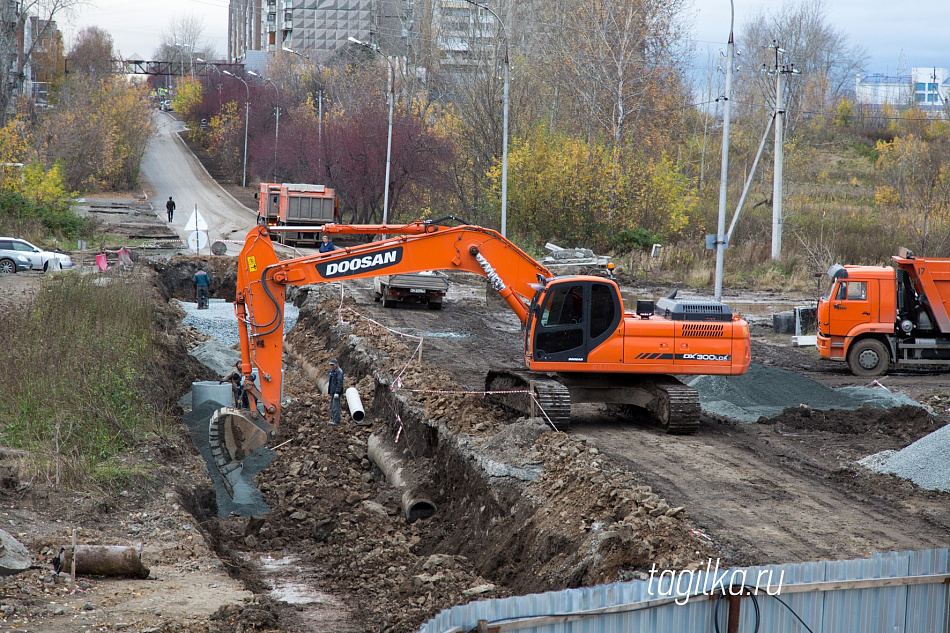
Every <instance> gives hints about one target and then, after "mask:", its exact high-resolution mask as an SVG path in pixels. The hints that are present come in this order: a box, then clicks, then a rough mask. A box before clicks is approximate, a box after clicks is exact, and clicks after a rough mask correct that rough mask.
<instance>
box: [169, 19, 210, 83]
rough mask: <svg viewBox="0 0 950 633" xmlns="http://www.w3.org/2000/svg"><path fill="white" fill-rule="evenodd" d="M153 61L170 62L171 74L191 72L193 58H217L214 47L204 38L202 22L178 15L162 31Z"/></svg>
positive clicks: (193, 62)
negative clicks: (176, 71)
mask: <svg viewBox="0 0 950 633" xmlns="http://www.w3.org/2000/svg"><path fill="white" fill-rule="evenodd" d="M154 56H155V59H159V60H162V61H167V62H172V72H174V71H175V70H176V68H175V66H176V65H177V70H178V71H179V73H180V74H187V73H189V72H191V70H192V67H193V65H194V64H195V58H196V57H200V58H202V59H206V60H212V59H215V58H216V57H217V52H216V51H215V50H214V45H213V44H212V43H211V41H210V40H209V39H207V38H206V37H205V25H204V20H202V19H201V17H199V16H196V15H179V16H176V17H174V18H172V19H171V20H169V22H168V25H167V26H166V27H165V28H164V29H163V30H162V39H161V43H160V44H159V46H158V49H157V50H156V51H155V53H154Z"/></svg>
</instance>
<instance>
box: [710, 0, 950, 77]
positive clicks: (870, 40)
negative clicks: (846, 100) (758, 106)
mask: <svg viewBox="0 0 950 633" xmlns="http://www.w3.org/2000/svg"><path fill="white" fill-rule="evenodd" d="M693 2H694V5H695V16H696V17H695V29H694V31H693V33H694V37H695V38H696V39H697V40H699V46H700V50H702V48H701V47H703V46H705V47H707V50H710V51H712V52H713V53H714V54H716V53H717V52H718V50H719V49H720V48H722V49H723V50H724V49H725V46H726V42H727V41H728V39H729V15H730V8H729V0H693ZM734 2H735V7H736V18H735V31H736V33H737V34H738V33H740V32H741V31H742V27H743V25H744V24H745V23H746V22H748V20H749V19H750V18H751V17H752V16H753V15H754V14H755V13H756V12H758V11H764V12H765V13H767V14H774V13H777V12H778V11H779V10H780V9H781V7H782V6H783V4H784V2H783V1H782V0H755V1H750V0H734ZM797 5H798V3H797V2H795V3H793V6H797ZM824 5H825V12H826V13H825V15H826V19H827V22H828V24H829V25H831V26H833V27H835V28H837V29H839V30H841V31H843V32H844V33H845V34H846V35H847V36H848V40H849V42H851V44H858V45H860V46H862V47H864V48H865V49H867V52H868V54H869V55H870V58H869V61H868V65H867V67H866V70H867V72H877V73H894V72H895V70H897V69H898V62H900V64H901V70H902V69H903V66H904V65H906V67H907V68H908V69H910V68H913V67H915V66H922V67H932V66H937V67H938V68H947V67H948V66H950V45H948V38H947V30H948V29H950V1H948V0H825V3H824ZM769 43H770V42H764V43H763V45H768V44H769ZM790 61H793V62H794V61H795V60H790Z"/></svg>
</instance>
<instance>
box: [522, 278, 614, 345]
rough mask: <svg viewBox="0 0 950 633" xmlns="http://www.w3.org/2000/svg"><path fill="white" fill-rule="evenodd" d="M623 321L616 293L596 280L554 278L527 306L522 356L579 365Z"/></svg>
mask: <svg viewBox="0 0 950 633" xmlns="http://www.w3.org/2000/svg"><path fill="white" fill-rule="evenodd" d="M622 318H623V307H622V303H621V301H620V290H619V288H618V287H617V284H616V283H614V282H613V281H611V280H607V279H603V278H599V277H566V278H564V279H561V280H559V279H558V278H554V279H553V280H551V281H548V283H546V284H545V286H544V287H543V288H540V289H539V290H538V291H537V292H536V293H535V296H534V298H533V300H532V303H531V309H530V310H529V314H528V322H527V325H526V328H525V337H526V339H525V352H526V356H527V357H529V358H532V359H533V360H534V361H536V362H545V363H583V362H587V360H588V357H589V356H590V353H591V352H592V351H593V350H594V349H596V348H598V347H600V346H601V344H603V343H604V341H606V340H607V338H608V337H609V336H610V335H611V334H612V333H613V332H614V331H616V329H617V327H619V325H620V320H621V319H622Z"/></svg>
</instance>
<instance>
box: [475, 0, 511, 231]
mask: <svg viewBox="0 0 950 633" xmlns="http://www.w3.org/2000/svg"><path fill="white" fill-rule="evenodd" d="M465 1H466V2H468V3H469V4H471V5H474V6H476V7H478V8H479V9H485V10H486V11H488V12H489V13H491V14H492V15H493V16H495V19H496V20H498V24H500V25H501V34H502V37H503V38H505V91H504V96H503V100H504V115H503V117H504V123H503V127H504V129H503V131H502V141H501V144H502V148H501V236H502V237H506V227H507V224H508V74H509V72H508V71H509V68H510V63H509V61H508V31H507V29H505V23H504V22H502V21H501V18H500V17H498V14H497V13H495V12H494V11H492V10H491V9H490V8H489V7H486V6H485V5H484V4H479V3H478V2H475V1H474V0H465Z"/></svg>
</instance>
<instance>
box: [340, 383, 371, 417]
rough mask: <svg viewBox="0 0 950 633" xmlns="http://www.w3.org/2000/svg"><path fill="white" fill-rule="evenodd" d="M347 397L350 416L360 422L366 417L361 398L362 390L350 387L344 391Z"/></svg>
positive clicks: (344, 395)
mask: <svg viewBox="0 0 950 633" xmlns="http://www.w3.org/2000/svg"><path fill="white" fill-rule="evenodd" d="M343 397H344V398H346V406H347V408H349V410H350V417H351V418H353V421H354V422H356V423H357V424H359V423H360V422H362V421H363V420H364V419H365V418H366V412H365V411H363V402H362V401H361V400H360V392H359V391H357V390H356V387H350V388H349V389H347V390H346V391H345V392H344V393H343Z"/></svg>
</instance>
